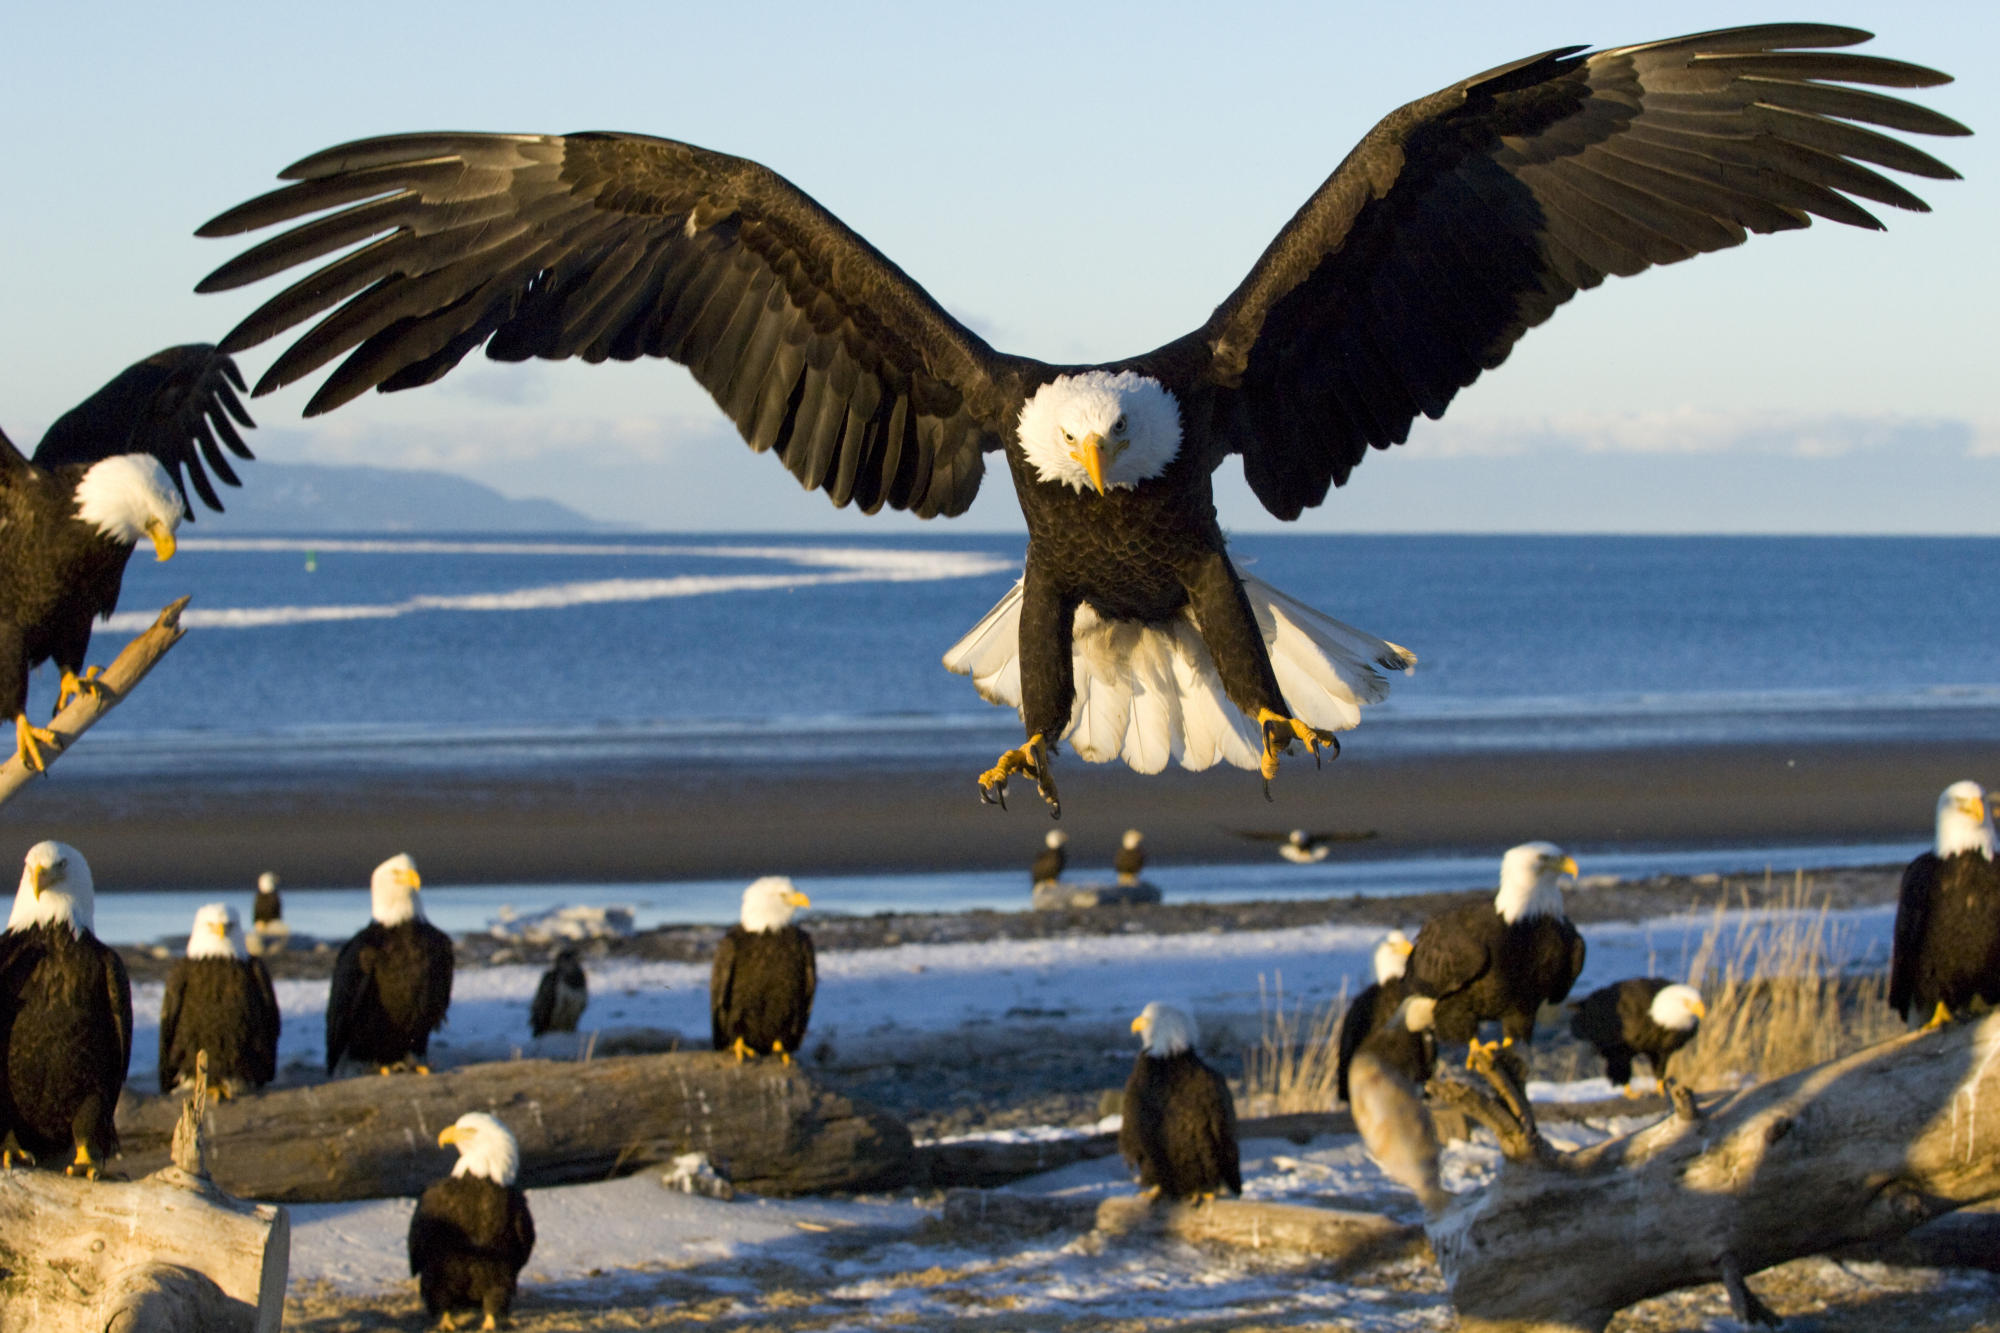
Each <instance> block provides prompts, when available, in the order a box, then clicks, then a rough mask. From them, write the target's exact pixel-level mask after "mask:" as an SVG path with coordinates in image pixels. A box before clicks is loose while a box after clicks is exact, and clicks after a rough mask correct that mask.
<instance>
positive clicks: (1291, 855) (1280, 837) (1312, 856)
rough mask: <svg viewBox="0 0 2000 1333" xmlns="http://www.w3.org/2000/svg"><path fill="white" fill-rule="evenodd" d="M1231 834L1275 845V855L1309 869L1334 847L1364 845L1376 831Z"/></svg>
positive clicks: (1239, 831)
mask: <svg viewBox="0 0 2000 1333" xmlns="http://www.w3.org/2000/svg"><path fill="white" fill-rule="evenodd" d="M1230 832H1231V833H1234V834H1235V835H1236V836H1237V837H1239V838H1248V839H1250V840H1251V841H1252V842H1275V843H1277V844H1278V855H1280V856H1282V857H1284V858H1285V859H1286V860H1287V861H1290V862H1291V863H1292V864H1293V865H1299V866H1309V865H1312V864H1314V863H1315V862H1319V861H1324V860H1326V857H1327V853H1329V852H1331V851H1332V850H1333V844H1334V843H1336V842H1366V841H1368V840H1369V839H1370V838H1372V837H1374V836H1375V830H1374V829H1372V828H1371V829H1361V830H1358V831H1356V832H1351V833H1345V832H1327V833H1311V832H1308V831H1307V830H1305V829H1302V828H1295V829H1293V830H1291V831H1290V832H1288V833H1281V832H1278V831H1276V830H1273V829H1249V828H1239V829H1231V830H1230Z"/></svg>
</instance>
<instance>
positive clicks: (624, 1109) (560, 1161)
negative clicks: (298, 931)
mask: <svg viewBox="0 0 2000 1333" xmlns="http://www.w3.org/2000/svg"><path fill="white" fill-rule="evenodd" d="M175 1111H176V1105H175V1103H173V1102H171V1101H169V1100H167V1099H165V1098H131V1097H129V1096H128V1098H127V1099H126V1100H124V1101H121V1102H120V1104H119V1108H118V1135H119V1138H120V1139H121V1140H122V1141H123V1143H124V1149H125V1156H126V1161H127V1162H128V1163H130V1168H131V1169H144V1168H145V1166H147V1165H148V1164H149V1163H150V1162H152V1161H154V1160H164V1158H165V1155H166V1153H167V1150H168V1142H169V1137H170V1135H171V1132H172V1127H173V1118H174V1115H175ZM467 1111H490V1112H491V1113H492V1114H494V1115H496V1116H498V1117H499V1118H500V1119H501V1120H502V1121H504V1122H505V1123H506V1125H507V1127H508V1128H509V1129H511V1130H513V1131H514V1136H515V1138H516V1139H517V1140H519V1142H520V1146H521V1176H520V1180H521V1184H522V1185H524V1186H527V1187H530V1188H533V1187H537V1186H543V1185H560V1184H566V1183H570V1182H573V1181H583V1180H602V1179H605V1178H607V1177H611V1176H620V1175H628V1174H630V1173H632V1172H634V1171H638V1170H640V1169H641V1168H644V1167H648V1166H655V1165H660V1164H663V1163H666V1162H669V1161H671V1160H672V1159H673V1158H675V1157H677V1156H679V1155H680V1154H682V1153H690V1152H703V1153H707V1154H708V1158H709V1160H710V1161H711V1162H712V1163H714V1164H715V1167H716V1169H717V1170H718V1171H719V1172H721V1173H722V1175H724V1176H725V1177H726V1178H727V1179H728V1180H729V1181H730V1182H731V1183H732V1184H734V1185H735V1186H736V1187H737V1188H739V1189H747V1190H750V1191H752V1192H754V1193H758V1194H778V1195H788V1194H811V1193H816V1192H820V1191H826V1190H855V1189H866V1188H871V1187H880V1186H887V1185H894V1184H900V1183H902V1182H904V1181H906V1180H907V1179H908V1178H909V1176H910V1171H911V1161H912V1153H911V1147H910V1135H909V1131H908V1130H907V1129H906V1128H905V1127H904V1126H903V1124H902V1122H901V1121H899V1120H897V1119H895V1118H894V1117H892V1116H890V1115H888V1114H887V1113H885V1112H882V1111H879V1110H876V1109H874V1108H872V1107H866V1106H857V1105H856V1104H854V1103H852V1102H849V1101H848V1100H847V1099H846V1098H844V1097H840V1096H837V1095H835V1094H833V1093H830V1092H828V1091H826V1090H825V1089H823V1088H820V1087H819V1086H817V1085H816V1084H814V1083H813V1081H812V1080H811V1079H810V1078H809V1077H808V1076H807V1075H806V1074H805V1072H804V1071H802V1070H801V1069H800V1068H799V1066H797V1065H796V1064H793V1065H785V1064H780V1063H778V1062H777V1061H775V1060H770V1059H762V1060H755V1061H752V1062H749V1063H747V1064H743V1065H738V1064H737V1063H736V1062H735V1061H734V1060H733V1059H731V1058H730V1057H729V1056H727V1055H724V1054H719V1053H715V1052H708V1051H702V1052H685V1053H678V1054H672V1055H633V1056H621V1057H617V1058H612V1059H603V1060H591V1061H586V1062H581V1063H579V1062H574V1061H555V1060H510V1061H502V1062H498V1063H494V1064H483V1065H467V1066H464V1067H462V1068H459V1069H454V1070H451V1071H449V1072H446V1073H440V1074H433V1075H430V1076H428V1077H426V1076H422V1075H417V1074H395V1075H391V1076H389V1077H386V1078H384V1077H381V1076H379V1075H364V1076H361V1077H357V1078H349V1079H341V1080H339V1081H337V1082H333V1083H321V1084H317V1085H315V1086H313V1087H305V1088H287V1089H283V1090H281V1091H276V1092H265V1093H261V1094H257V1095H254V1096H248V1097H239V1098H237V1099H235V1100H233V1101H227V1102H222V1103H220V1104H218V1105H215V1106H212V1107H211V1108H210V1109H209V1112H208V1117H207V1121H206V1130H207V1147H208V1169H209V1171H210V1172H211V1173H212V1174H213V1175H214V1177H215V1180H216V1182H217V1183H218V1184H220V1185H221V1186H222V1187H223V1188H224V1189H227V1190H228V1191H230V1192H231V1193H232V1194H237V1195H241V1196H243V1197H245V1198H251V1199H267V1200H274V1201H283V1202H309V1201H310V1202H321V1201H331V1200H339V1199H368V1198H387V1197H395V1196H407V1195H414V1194H417V1193H420V1192H421V1191H422V1190H423V1188H424V1187H425V1186H426V1185H428V1184H430V1183H431V1182H432V1181H434V1180H436V1179H437V1178H438V1177H440V1176H442V1175H444V1174H446V1173H447V1172H448V1171H450V1169H451V1166H452V1163H453V1161H454V1160H455V1158H454V1155H453V1153H452V1150H451V1149H450V1148H440V1147H438V1143H437V1136H438V1131H439V1130H441V1129H443V1128H444V1127H445V1126H446V1125H449V1124H450V1123H451V1122H452V1121H454V1120H456V1119H457V1118H458V1117H459V1116H460V1115H463V1114H464V1113H465V1112H467Z"/></svg>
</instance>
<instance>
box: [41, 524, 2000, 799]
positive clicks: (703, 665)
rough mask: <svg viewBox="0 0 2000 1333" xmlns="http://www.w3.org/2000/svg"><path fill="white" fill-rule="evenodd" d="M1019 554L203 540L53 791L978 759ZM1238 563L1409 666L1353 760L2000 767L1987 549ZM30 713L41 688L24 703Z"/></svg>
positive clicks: (620, 539) (1591, 542) (1719, 548)
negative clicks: (367, 774) (993, 659)
mask: <svg viewBox="0 0 2000 1333" xmlns="http://www.w3.org/2000/svg"><path fill="white" fill-rule="evenodd" d="M1021 548H1022V539H1021V538H1018V537H1008V536H981V535H960V534H956V533H952V532H950V531H949V530H947V529H942V528H941V529H939V530H938V532H937V533H936V534H935V535H932V534H928V533H926V534H921V535H914V536H897V537H883V538H876V539H872V540H867V541H860V540H854V539H849V538H844V537H843V538H827V537H813V538H792V537H780V536H772V537H740V536H732V537H726V538H723V537H715V538H702V537H661V536H651V535H633V536H612V537H598V536H592V537H588V538H581V539H579V538H574V537H551V538H547V539H525V540H524V539H517V538H507V539H495V540H468V539H445V540H419V539H408V540H405V539H394V538H391V539H381V538H372V537H371V538H342V537H339V536H328V537H325V538H322V539H309V540H300V539H294V538H283V539H268V540H267V539H257V538H241V537H220V536H205V535H203V534H202V533H201V532H200V531H199V530H197V531H195V532H193V533H190V534H189V535H188V538H187V540H185V541H184V542H183V543H182V554H181V555H180V556H179V557H177V558H176V559H175V560H173V561H172V562H170V563H167V564H158V563H155V562H151V561H148V560H145V559H144V558H143V557H141V558H139V559H135V560H134V561H133V563H132V565H131V567H130V570H129V572H128V574H127V576H126V581H125V593H124V598H123V606H124V607H125V608H126V609H125V610H124V611H122V612H121V613H120V614H119V615H118V616H117V617H116V618H115V619H114V620H113V621H112V622H111V623H110V624H109V625H108V626H106V627H104V628H101V629H100V630H99V631H98V634H97V638H96V641H95V643H94V644H93V651H92V657H93V660H100V661H103V660H109V658H110V657H111V656H112V655H113V654H114V653H115V652H116V650H117V648H118V647H119V646H121V643H122V641H123V639H124V638H125V637H127V636H129V635H131V634H133V633H136V632H137V631H139V630H140V629H143V628H144V626H145V625H147V624H149V623H150V622H151V620H152V618H153V614H154V612H155V610H156V609H157V608H158V607H160V606H162V605H164V604H165V603H166V602H168V601H170V600H172V599H173V598H175V597H178V596H180V595H182V594H191V595H192V597H193V599H194V600H193V603H192V605H191V607H190V610H189V613H188V616H187V618H186V619H187V623H188V624H189V625H190V627H191V632H190V633H189V635H188V637H187V638H186V639H185V640H184V641H183V642H182V643H181V644H180V645H179V646H178V647H176V648H175V650H174V651H173V653H172V655H171V656H170V657H169V658H168V659H167V660H166V662H165V663H163V664H162V666H161V667H160V668H159V670H158V671H157V673H156V674H155V675H154V677H153V678H152V680H150V681H149V682H148V683H147V685H146V686H145V687H144V688H143V689H142V690H140V691H138V692H137V693H136V694H135V695H134V697H133V698H132V699H131V700H130V701H129V702H127V703H126V704H125V705H124V706H122V707H121V708H120V709H119V710H118V711H117V712H116V713H115V714H113V715H112V716H111V717H110V718H108V719H107V720H106V721H105V722H104V723H103V724H102V725H101V726H100V727H99V728H98V729H97V730H96V731H95V732H94V733H93V734H92V736H91V740H90V743H89V745H88V746H82V747H79V748H78V751H77V753H76V754H75V755H73V756H71V757H70V758H69V759H68V760H67V761H66V762H67V763H69V764H72V765H83V764H103V765H115V766H117V767H119V768H121V769H124V770H128V771H129V770H131V769H134V768H138V769H144V768H147V767H149V766H152V765H164V764H166V763H169V762H171V763H172V764H173V765H174V766H175V768H176V770H177V771H180V772H183V773H185V772H188V771H189V770H190V768H193V769H200V768H201V767H203V766H205V765H206V766H210V767H220V768H236V769H243V770H254V769H255V768H257V767H259V766H267V765H271V764H282V763H286V762H290V761H293V760H302V759H309V760H311V761H313V762H329V761H332V762H339V761H341V760H343V759H345V760H350V761H352V762H355V763H395V764H447V765H455V766H456V765H475V764H481V763H502V764H504V763H518V762H522V760H523V758H524V757H525V756H528V755H532V754H536V753H543V752H547V751H550V750H555V751H561V752H565V753H568V754H571V755H572V756H574V755H578V754H582V755H588V754H589V753H591V752H601V753H606V754H610V753H617V752H635V751H636V752H645V753H652V754H663V755H669V756H671V755H685V756H687V757H689V758H691V759H692V758H701V757H705V756H716V757H720V756H727V755H740V754H742V753H743V752H744V751H745V750H746V749H749V750H758V749H760V748H761V747H758V746H746V745H745V741H746V739H751V740H754V739H756V738H758V737H761V736H764V735H767V734H776V733H779V732H782V733H783V734H784V736H785V738H786V744H787V746H788V751H789V752H791V753H793V754H794V755H795V756H796V757H801V758H803V757H809V756H808V754H807V753H806V752H808V751H837V752H839V753H842V754H845V755H858V756H863V757H866V756H878V757H893V756H895V755H896V754H898V753H901V752H904V751H906V750H913V749H915V748H917V747H921V748H923V749H924V750H927V751H930V752H933V753H934V752H935V751H936V750H937V749H938V747H939V746H940V745H944V746H948V747H949V746H954V745H957V746H962V747H963V749H964V750H965V752H966V753H968V754H973V753H977V754H981V755H984V754H987V753H989V752H990V751H991V749H992V747H993V744H994V742H995V740H997V739H1001V738H1004V737H1008V736H1012V735H1014V734H1015V731H1016V727H1017V724H1016V722H1015V721H1014V719H1013V717H1012V716H1011V714H1009V713H1006V712H1005V711H1003V710H1000V709H996V708H994V707H992V706H991V705H988V704H986V703H985V702H984V701H983V700H981V699H980V698H979V697H978V696H977V694H976V693H975V692H974V691H973V689H972V687H971V684H970V683H969V682H968V681H967V680H965V679H964V678H962V677H957V676H952V675H950V674H948V673H947V672H945V671H944V670H943V669H942V667H941V666H939V663H938V659H939V657H940V656H941V654H942V653H943V652H944V651H945V649H946V648H948V647H949V646H950V645H951V644H952V643H953V642H954V641H955V640H956V639H957V638H958V636H959V635H960V634H961V633H962V632H963V631H964V630H966V629H967V628H969V627H970V626H971V625H972V624H973V623H974V622H975V621H976V620H978V618H979V617H980V616H981V615H982V614H983V613H984V612H985V611H986V610H987V608H988V607H989V606H991V605H992V604H993V602H995V601H997V600H998V599H999V597H1000V596H1001V595H1002V594H1003V593H1004V592H1005V591H1006V589H1007V587H1008V586H1009V585H1010V583H1011V582H1012V580H1013V579H1014V578H1015V577H1016V576H1017V574H1018V572H1019V566H1020V554H1021ZM1232 549H1233V551H1234V553H1235V555H1236V557H1237V559H1238V560H1239V562H1240V563H1242V564H1243V565H1244V566H1245V567H1246V568H1250V569H1253V570H1255V571H1256V573H1257V574H1258V575H1259V576H1260V577H1262V578H1264V579H1266V580H1267V581H1269V582H1271V583H1273V584H1275V585H1277V586H1278V587H1280V588H1283V589H1285V590H1286V591H1288V592H1290V593H1292V594H1294V595H1295V596H1298V597H1300V598H1301V599H1303V600H1305V601H1306V602H1308V603H1310V604H1312V605H1314V606H1317V607H1319V608H1320V609H1321V610H1324V611H1326V612H1327V613H1329V614H1331V615H1334V616H1337V617H1339V618H1341V619H1343V620H1347V621H1349V622H1351V623H1353V624H1356V625H1359V626H1361V627H1363V628H1365V629H1368V630H1371V631H1373V632H1375V633H1377V634H1380V635H1382V636H1384V637H1386V638H1389V639H1392V640H1395V641H1396V642H1398V643H1402V644H1405V645H1408V646H1409V647H1411V648H1413V649H1414V650H1415V651H1416V652H1417V653H1418V655H1419V657H1420V658H1421V663H1420V665H1419V666H1418V668H1417V670H1416V671H1415V673H1414V674H1412V675H1410V676H1408V677H1407V678H1402V679H1398V680H1397V681H1396V682H1395V686H1394V690H1393V693H1392V695H1391V698H1390V700H1389V701H1388V702H1387V703H1386V704H1384V705H1382V706H1379V707H1377V708H1374V709H1371V710H1369V711H1368V712H1367V713H1365V714H1364V717H1363V722H1362V726H1361V729H1360V731H1359V732H1357V733H1355V734H1354V735H1353V736H1351V737H1349V738H1348V740H1347V744H1348V745H1349V746H1359V747H1362V748H1374V749H1378V750H1380V751H1384V752H1392V751H1409V750H1440V749H1443V750H1451V749H1468V748H1483V747H1509V748H1531V749H1534V748H1566V747H1576V746H1610V745H1635V744H1636V745H1676V744H1687V743H1691V742H1696V741H1726V740H1730V739H1743V740H1753V739H1761V740H1778V739H1799V740H1810V739H1839V740H1852V741H1856V742H1865V741H1867V740H1869V739H1881V738H1888V737H1917V738H1923V737H1943V736H1954V737H1968V736H1970V737H1992V738H1995V739H1996V740H2000V594H1996V593H1995V591H1994V590H1995V587H1996V580H1995V569H1996V563H2000V540H1994V539H1978V538H1967V539H1934V540H1933V539H1905V538H1791V537H1787V538H1743V537H1724V538H1718V537H1688V538H1659V537H1449V536H1408V537H1382V536H1350V537H1339V536H1309V535H1282V536H1251V537H1244V538H1241V539H1239V540H1237V541H1236V542H1235V543H1234V545H1233V547H1232ZM53 687H54V679H53V672H52V671H51V670H49V669H48V668H44V670H43V671H42V672H41V673H40V679H39V680H38V681H37V684H36V691H37V695H38V699H40V698H47V697H48V696H49V695H50V694H51V693H52V691H53ZM44 707H45V704H43V703H41V702H39V701H38V702H36V703H33V704H31V710H35V711H39V710H41V709H42V708H44ZM413 742H415V744H413ZM765 752H768V751H765Z"/></svg>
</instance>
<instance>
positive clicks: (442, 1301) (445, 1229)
mask: <svg viewBox="0 0 2000 1333" xmlns="http://www.w3.org/2000/svg"><path fill="white" fill-rule="evenodd" d="M447 1144H452V1145H456V1146H457V1148H458V1163H457V1165H455V1166H453V1167H452V1169H451V1174H450V1175H449V1176H447V1177H445V1178H444V1179H443V1180H440V1181H438V1182H437V1183H436V1184H434V1185H432V1186H431V1187H430V1188H428V1189H426V1190H425V1191H424V1192H423V1196H422V1197H421V1198H419V1199H418V1200H417V1210H416V1212H414V1213H412V1214H410V1275H411V1276H412V1277H414V1278H416V1280H417V1293H418V1295H420V1296H421V1297H422V1298H423V1302H424V1313H425V1314H427V1315H428V1316H429V1317H430V1318H431V1319H433V1320H436V1321H437V1322H438V1326H439V1327H440V1328H449V1327H451V1325H450V1324H449V1323H448V1322H446V1321H447V1320H448V1319H449V1318H450V1317H451V1315H452V1312H453V1311H455V1310H459V1309H462V1308H464V1307H465V1306H468V1305H469V1306H472V1307H474V1308H476V1309H478V1310H480V1311H481V1312H483V1313H484V1314H485V1316H486V1322H485V1323H484V1324H483V1325H482V1326H481V1327H484V1328H497V1327H499V1325H500V1322H501V1321H502V1320H504V1319H505V1318H506V1317H507V1313H508V1311H509V1310H510V1309H511V1308H512V1307H513V1304H514V1288H515V1285H516V1283H517V1282H518V1281H519V1278H520V1274H521V1269H522V1268H523V1267H524V1266H525V1265H526V1264H527V1262H528V1256H529V1255H531V1254H533V1253H534V1250H535V1219H534V1217H533V1215H531V1214H530V1213H529V1212H528V1196H527V1194H526V1193H524V1192H523V1191H522V1189H521V1187H520V1186H519V1185H517V1184H515V1183H514V1181H515V1179H516V1178H517V1177H518V1176H519V1175H520V1171H521V1150H520V1147H519V1146H518V1145H517V1144H516V1143H515V1142H514V1136H513V1134H512V1133H511V1132H509V1131H508V1129H507V1126H505V1125H503V1124H501V1123H500V1121H499V1120H497V1119H495V1118H494V1117H493V1116H490V1115H487V1114H486V1113H485V1112H484V1111H468V1112H466V1113H465V1114H464V1115H462V1116H460V1117H459V1118H458V1119H457V1120H455V1121H453V1122H452V1123H451V1124H449V1125H446V1126H445V1127H444V1129H442V1130H440V1131H439V1133H438V1146H440V1147H443V1146H445V1145H447Z"/></svg>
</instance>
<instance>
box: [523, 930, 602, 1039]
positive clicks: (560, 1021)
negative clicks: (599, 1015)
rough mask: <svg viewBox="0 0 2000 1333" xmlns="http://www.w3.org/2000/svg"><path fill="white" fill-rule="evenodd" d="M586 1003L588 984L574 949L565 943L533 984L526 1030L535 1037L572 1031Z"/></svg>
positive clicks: (573, 946)
mask: <svg viewBox="0 0 2000 1333" xmlns="http://www.w3.org/2000/svg"><path fill="white" fill-rule="evenodd" d="M589 1003H590V982H589V981H588V980H586V979H585V977H584V975H583V964H582V963H581V962H580V961H579V960H578V958H577V952H576V946H575V945H573V944H565V945H564V946H563V947H562V948H560V949H558V950H556V957H555V961H554V962H552V963H550V964H549V970H548V971H546V972H544V973H542V979H541V981H539V982H537V983H536V985H535V998H534V1001H533V1002H532V1003H531V1004H529V1006H528V1031H529V1032H531V1033H533V1034H534V1035H535V1036H537V1037H539V1036H541V1035H542V1034H543V1033H544V1032H574V1031H576V1024H577V1020H578V1019H580V1018H582V1017H583V1010H584V1007H585V1006H586V1005H588V1004H589Z"/></svg>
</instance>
